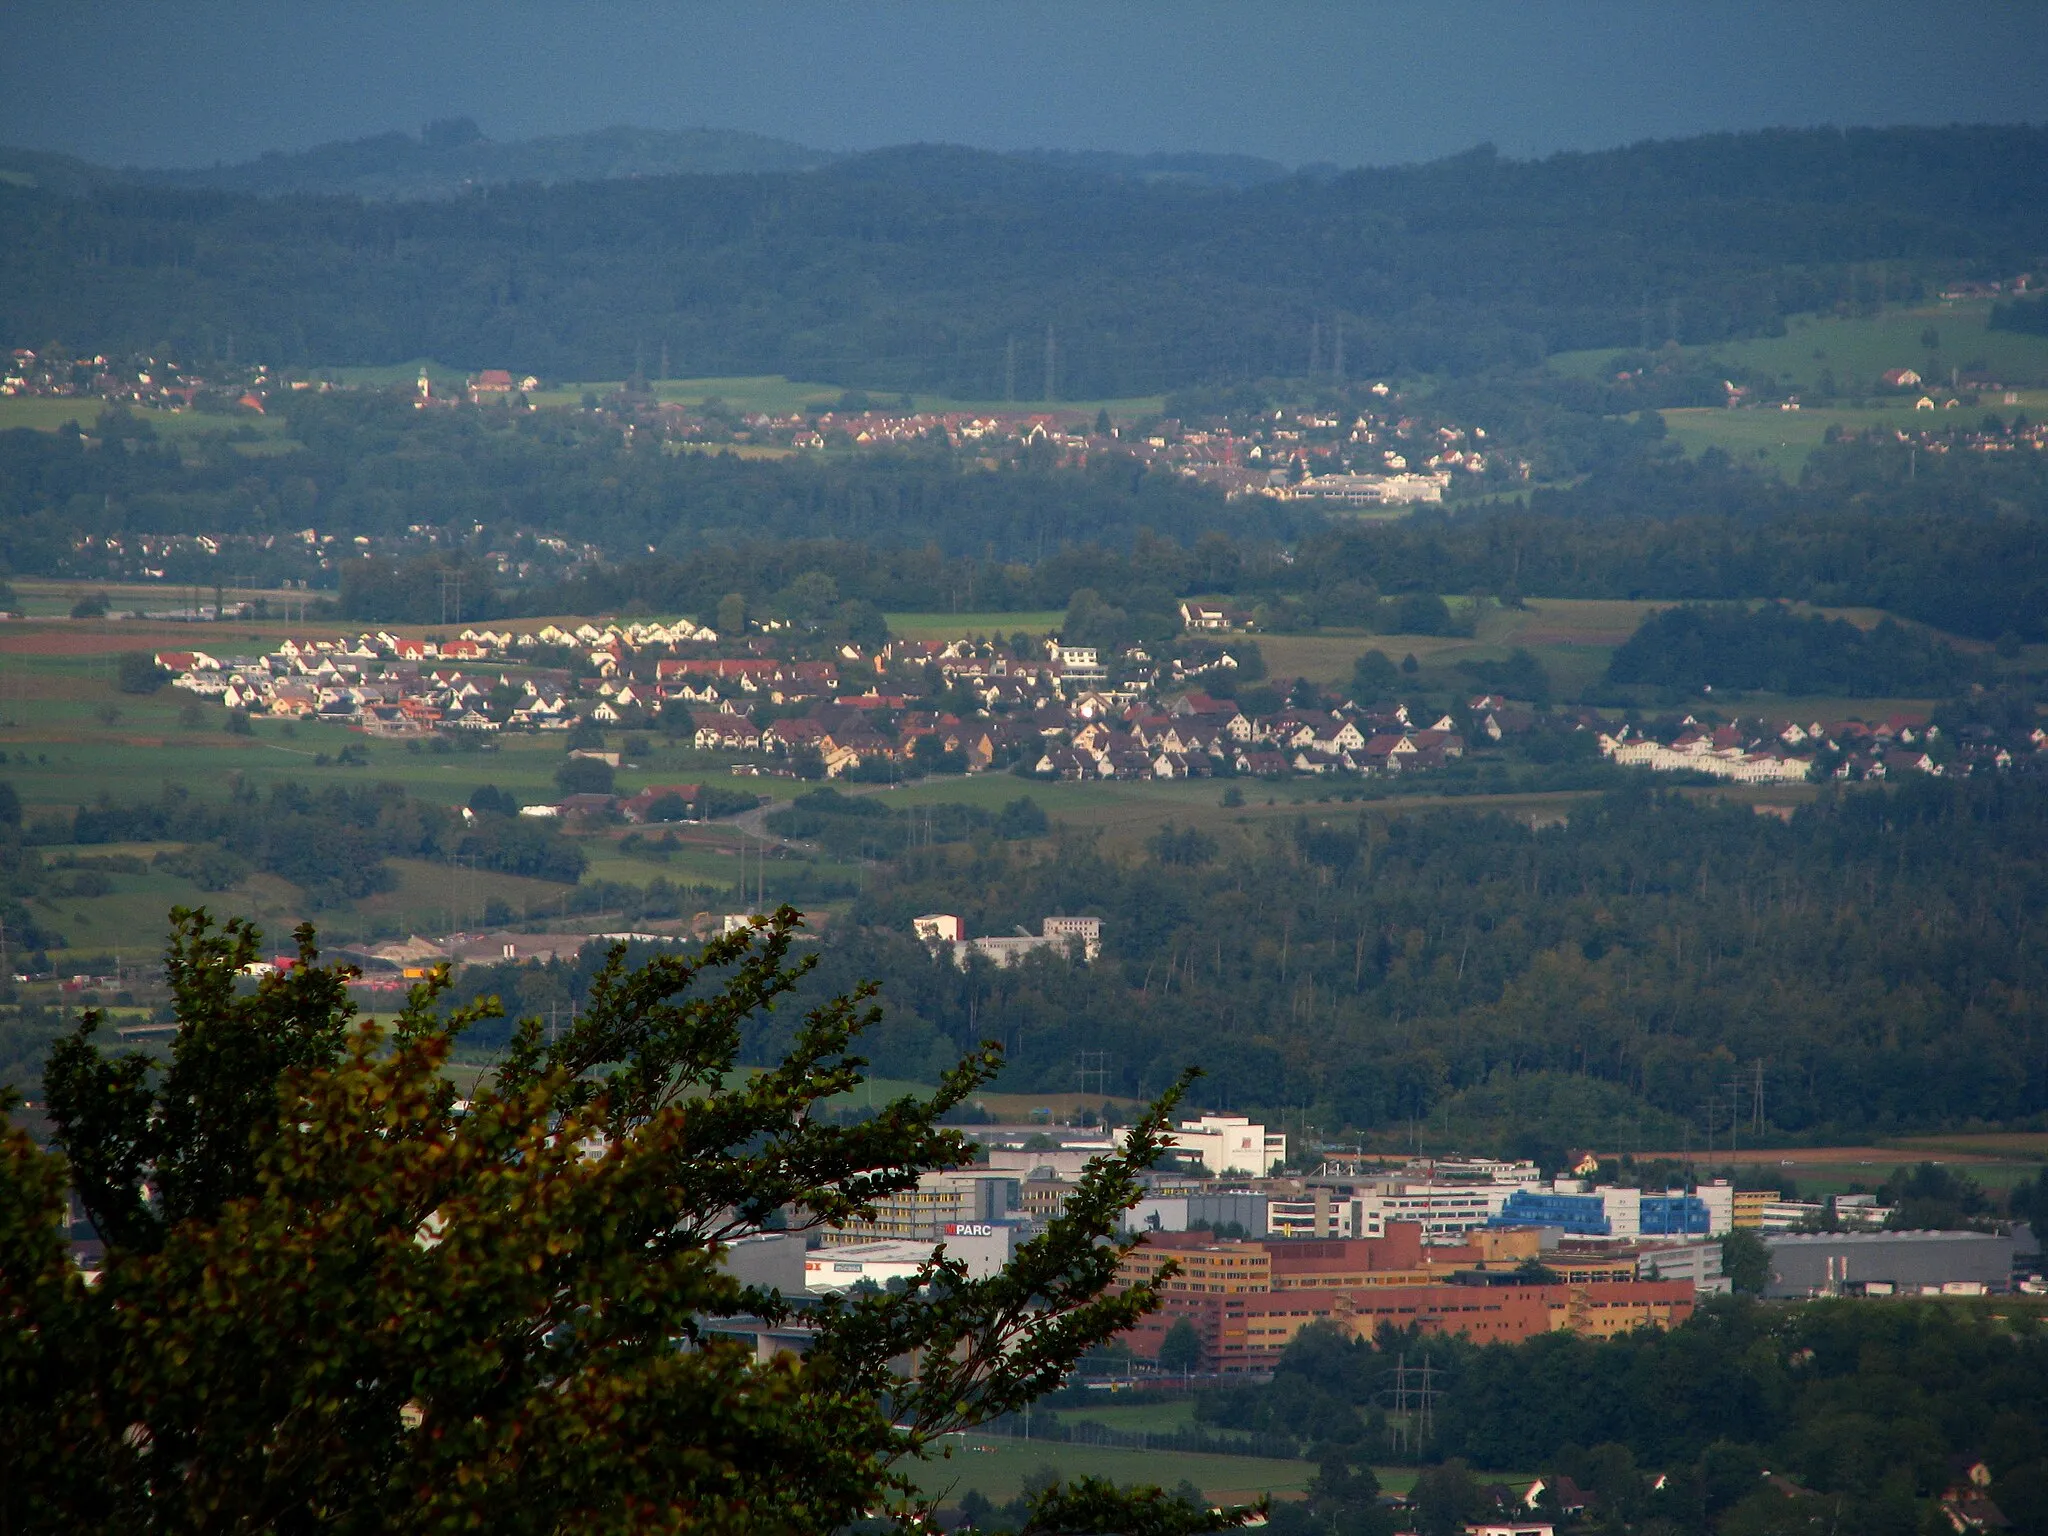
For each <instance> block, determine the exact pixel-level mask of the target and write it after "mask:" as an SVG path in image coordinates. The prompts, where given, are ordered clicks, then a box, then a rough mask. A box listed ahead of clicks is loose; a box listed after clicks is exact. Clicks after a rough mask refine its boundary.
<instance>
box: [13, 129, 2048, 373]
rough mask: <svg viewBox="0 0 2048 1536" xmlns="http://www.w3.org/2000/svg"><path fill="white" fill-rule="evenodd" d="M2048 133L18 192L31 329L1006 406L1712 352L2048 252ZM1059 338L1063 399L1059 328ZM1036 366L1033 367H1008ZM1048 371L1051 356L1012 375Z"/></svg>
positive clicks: (207, 351)
mask: <svg viewBox="0 0 2048 1536" xmlns="http://www.w3.org/2000/svg"><path fill="white" fill-rule="evenodd" d="M2044 181H2048V130H2042V129H2038V128H1949V129H1936V130H1928V129H1885V130H1855V131H1850V132H1837V131H1832V130H1813V131H1799V132H1791V131H1779V132H1769V133H1755V134H1743V135H1723V136H1714V137H1706V138H1698V139H1689V140H1683V141H1676V142H1664V143H1646V144H1640V145H1636V146H1633V147H1630V148H1627V149H1621V150H1614V151H1606V152H1601V153H1597V154H1561V155H1557V156H1553V157H1551V158H1550V159H1547V160H1542V161H1534V162H1514V161H1509V160H1504V159H1502V158H1500V157H1499V156H1497V155H1496V154H1494V153H1493V152H1492V151H1491V150H1490V149H1482V150H1477V151H1474V152H1472V153H1470V154H1467V155H1463V156H1459V157H1457V158H1455V159H1451V160H1447V161H1442V162H1438V163H1435V164H1431V165H1424V166H1414V167H1403V168H1396V169H1381V170H1360V171H1353V172H1349V173H1346V174H1344V175H1341V176H1336V177H1332V178H1323V177H1301V176H1297V177H1293V178H1289V179H1286V180H1282V181H1277V182H1269V183H1265V184H1262V185H1253V186H1248V187H1245V188H1243V189H1241V190H1235V189H1231V188H1228V187H1215V186H1188V185H1184V184H1180V183H1176V182H1173V181H1167V180H1145V179H1142V178H1139V177H1131V176H1107V177H1106V176H1100V175H1095V174H1092V173H1090V172H1088V171H1085V170H1076V169H1070V168H1067V167H1066V166H1064V165H1061V164H1057V163H1048V162H1045V161H1037V162H1033V161H1028V160H1021V159H1015V158H1008V157H1003V156H998V155H992V154H985V153H980V152H974V151H968V150H959V149H945V148H911V149H899V150H886V151H879V152H876V153H873V154H868V155H863V156H858V157H854V158H851V159H848V160H846V161H843V162H840V163H837V164H834V165H832V166H830V167H827V168H824V169H821V170H817V171H805V172H798V173H793V174H782V173H778V174H758V175H735V176H719V177H712V176H674V177H661V176H648V177H642V178H637V179H629V180H614V181H589V182H565V183H563V184H560V185H555V186H538V185H531V184H522V185H515V186H502V187H493V188H486V189H483V190H479V191H477V192H475V193H473V194H471V195H468V196H464V197H459V198H454V199H450V200H444V201H438V202H411V203H373V204H365V203H362V202H359V201H356V200H354V199H347V198H317V197H292V198H288V199H279V200H266V199H263V198H260V197H256V196H252V195H247V194H231V193H222V192H215V191H200V190H194V191H180V190H169V189H161V188H143V187H135V186H125V185H101V186H96V187H90V188H86V189H82V190H81V192H80V194H79V195H77V196H66V195H63V194H62V193H60V192H56V191H49V190H44V189H41V188H37V187H27V188H23V187H17V186H13V185H9V186H6V187H4V188H0V217H4V218H5V220H6V222H7V226H8V229H9V239H8V240H7V241H6V243H5V245H4V247H0V335H4V336H6V337H7V338H9V340H10V341H11V342H13V343H14V344H24V343H26V344H41V343H42V342H44V341H47V340H50V339H52V338H61V339H62V340H63V341H64V342H65V343H66V345H68V346H71V347H73V348H77V349H83V350H86V351H93V350H99V351H105V352H109V353H112V352H119V351H127V350H131V349H142V350H147V349H150V348H155V347H159V346H168V347H171V348H175V349H177V350H179V351H181V352H182V353H184V354H185V355H187V356H189V357H193V358H204V357H207V356H210V355H215V354H217V353H218V352H220V351H221V350H222V349H223V348H224V347H225V346H226V344H227V339H228V337H229V336H230V334H232V335H233V336H234V338H235V345H236V347H237V348H238V349H239V352H240V355H241V356H243V357H245V358H247V357H262V358H265V359H268V360H270V361H272V362H274V363H282V364H288V365H306V364H344V363H388V362H392V361H395V360H399V359H403V358H411V357H418V356H421V355H429V356H434V357H438V358H441V359H442V360H444V361H447V362H451V363H454V364H457V365H459V366H465V367H478V366H504V367H512V368H516V369H521V370H532V371H535V372H538V373H541V374H543V375H551V376H555V377H563V378H617V377H621V376H623V375H625V374H626V373H627V372H628V371H630V370H631V369H632V368H633V367H634V365H635V360H636V358H637V359H640V360H642V362H643V363H651V361H652V359H653V358H654V357H655V356H656V355H657V353H659V352H660V351H661V350H662V349H666V351H667V354H668V356H669V357H670V359H671V364H672V366H673V367H676V368H678V369H679V370H680V371H681V372H684V373H689V374H699V375H708V374H756V373H782V374H787V375H789V376H791V377H795V378H806V379H822V380H829V381H844V382H849V383H856V382H857V383H863V384H868V385H880V386H884V387H888V388H913V387H914V388H920V389H943V390H945V391H947V392H949V393H952V394H955V395H958V396H962V397H965V398H981V399H988V398H1000V397H1001V396H1002V395H1003V394H1004V393H1005V389H1006V384H1014V386H1015V387H1016V388H1017V389H1018V390H1019V392H1020V393H1021V394H1022V395H1024V396H1025V397H1027V398H1036V397H1045V396H1050V395H1058V396H1061V397H1063V398H1067V399H1086V398H1094V397H1101V396H1125V395H1136V394H1146V393H1151V392H1155V391H1158V390H1160V389H1164V388H1171V387H1174V386H1176V385H1180V384H1186V383H1199V382H1207V381H1217V380H1223V379H1243V378H1257V377H1263V376H1269V375H1276V374H1277V375H1294V374H1299V373H1301V372H1303V371H1305V370H1306V369H1307V367H1308V365H1309V362H1310V354H1311V339H1310V332H1311V327H1312V326H1313V325H1316V324H1318V323H1320V325H1321V326H1322V330H1321V332H1320V335H1321V336H1322V337H1326V338H1327V341H1326V342H1325V343H1324V344H1323V345H1322V347H1321V349H1320V356H1321V358H1322V360H1323V365H1324V366H1325V367H1326V368H1328V369H1330V370H1331V371H1333V372H1334V371H1336V365H1337V359H1338V356H1339V352H1338V350H1337V348H1338V342H1337V337H1338V333H1339V331H1340V330H1341V331H1342V334H1343V341H1342V350H1341V357H1342V360H1343V364H1342V366H1343V367H1344V368H1345V369H1348V370H1349V371H1350V372H1351V373H1352V374H1353V375H1354V376H1355V375H1356V374H1358V373H1360V372H1384V371H1388V370H1399V369H1409V370H1412V369H1427V370H1432V371H1451V372H1459V371H1467V370H1471V369H1474V368H1478V367H1482V366H1486V365H1490V364H1496V363H1499V362H1503V361H1507V360H1515V359H1519V360H1522V361H1524V362H1527V361H1533V360H1534V359H1537V358H1540V357H1541V356H1542V355H1544V354H1545V353H1546V352H1549V351H1553V350H1558V349H1564V348H1580V347H1597V346H1619V345H1629V346H1635V345H1641V344H1645V343H1657V342H1662V341H1663V340H1665V339H1667V338H1676V339H1679V340H1682V341H1688V342H1693V341H1709V340H1715V339H1720V338H1724V337H1730V336H1737V335H1743V334H1751V333H1756V332H1760V331H1769V330H1771V329H1773V328H1775V327H1776V326H1778V325H1779V324H1780V323H1781V319H1782V317H1783V316H1784V315H1786V314H1788V313H1792V312H1798V311H1814V310H1823V309H1831V308H1833V307H1835V306H1837V305H1849V306H1856V305H1862V304H1868V303H1873V302H1881V301H1883V300H1884V299H1886V298H1889V299H1892V300H1898V299H1902V298H1907V297H1910V296H1912V295H1913V294H1915V293H1918V292H1921V291H1922V285H1923V284H1924V283H1925V282H1926V281H1927V280H1928V279H1929V278H1930V277H1931V276H1934V275H1937V274H1940V273H1946V272H1967V273H1976V274H1982V275H2005V274H2007V273H2009V272H2010V271H2012V270H2017V269H2019V268H2020V267H2023V266H2024V265H2025V264H2026V263H2027V262H2029V261H2030V260H2032V259H2033V258H2034V256H2035V255H2036V254H2037V253H2038V252H2040V251H2041V250H2042V249H2044V248H2048V206H2044V204H2043V202H2042V200H2041V199H2040V198H2039V197H2038V196H2036V195H2035V192H2034V189H2036V188H2037V187H2039V186H2040V185H2042V184H2043V182H2044ZM1048 335H1050V337H1051V339H1052V341H1053V346H1052V348H1051V349H1050V350H1051V352H1052V354H1053V359H1054V360H1053V365H1052V372H1051V376H1050V377H1048V376H1047V372H1046V369H1045V366H1044V364H1043V362H1042V359H1043V358H1044V357H1045V355H1046V352H1047V350H1048V349H1046V348H1045V347H1044V346H1043V343H1044V342H1045V341H1046V340H1047V338H1048ZM1013 344H1014V350H1013ZM1020 357H1021V364H1020V363H1019V361H1018V359H1019V358H1020Z"/></svg>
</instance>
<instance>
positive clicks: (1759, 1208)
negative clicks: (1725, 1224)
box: [1735, 1189, 1779, 1227]
mask: <svg viewBox="0 0 2048 1536" xmlns="http://www.w3.org/2000/svg"><path fill="white" fill-rule="evenodd" d="M1778 1199H1779V1195H1778V1191H1777V1190H1775V1189H1738V1190H1736V1191H1735V1225H1736V1226H1738V1227H1761V1226H1762V1225H1763V1224H1764V1207H1765V1206H1767V1205H1776V1204H1777V1203H1778Z"/></svg>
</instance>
